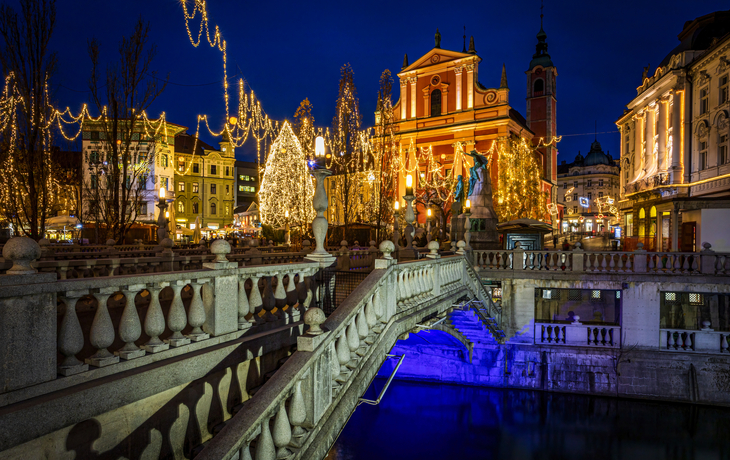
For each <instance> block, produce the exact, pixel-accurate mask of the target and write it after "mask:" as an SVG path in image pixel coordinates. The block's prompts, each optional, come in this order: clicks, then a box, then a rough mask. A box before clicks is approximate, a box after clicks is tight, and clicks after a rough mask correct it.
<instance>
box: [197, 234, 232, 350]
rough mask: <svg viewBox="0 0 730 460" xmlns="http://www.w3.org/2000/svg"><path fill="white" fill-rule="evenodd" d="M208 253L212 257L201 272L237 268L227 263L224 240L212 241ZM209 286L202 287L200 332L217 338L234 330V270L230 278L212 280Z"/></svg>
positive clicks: (228, 248) (228, 245) (220, 277)
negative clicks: (206, 269) (202, 319)
mask: <svg viewBox="0 0 730 460" xmlns="http://www.w3.org/2000/svg"><path fill="white" fill-rule="evenodd" d="M210 252H211V253H213V254H215V256H216V258H215V260H214V261H213V262H210V263H204V264H203V268H210V269H213V270H221V269H232V268H237V267H238V264H236V263H235V262H228V261H227V259H226V256H225V255H226V254H229V253H230V252H231V245H230V244H229V243H228V241H226V240H215V241H214V242H213V244H211V245H210ZM212 278H213V279H212V280H211V282H210V283H206V284H205V285H203V287H202V297H203V306H204V307H205V323H204V324H203V331H204V332H206V333H207V334H210V335H212V336H218V335H222V334H227V333H229V332H234V331H237V330H238V275H237V273H235V271H234V270H230V274H221V275H217V276H214V277H212Z"/></svg>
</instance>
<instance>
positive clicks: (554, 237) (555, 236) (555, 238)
mask: <svg viewBox="0 0 730 460" xmlns="http://www.w3.org/2000/svg"><path fill="white" fill-rule="evenodd" d="M557 248H558V235H553V249H557Z"/></svg>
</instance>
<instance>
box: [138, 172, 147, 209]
mask: <svg viewBox="0 0 730 460" xmlns="http://www.w3.org/2000/svg"><path fill="white" fill-rule="evenodd" d="M139 182H140V184H142V189H143V190H147V174H142V176H141V177H140V178H139ZM145 214H146V213H145Z"/></svg>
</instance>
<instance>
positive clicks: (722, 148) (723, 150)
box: [717, 134, 728, 165]
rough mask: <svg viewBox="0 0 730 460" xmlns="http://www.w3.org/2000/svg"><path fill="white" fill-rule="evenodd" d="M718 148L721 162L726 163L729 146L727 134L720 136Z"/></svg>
mask: <svg viewBox="0 0 730 460" xmlns="http://www.w3.org/2000/svg"><path fill="white" fill-rule="evenodd" d="M717 150H718V152H717V153H718V155H717V156H718V158H719V159H720V164H723V165H724V164H726V163H728V155H727V151H728V146H727V134H725V135H722V136H720V145H719V146H718V148H717Z"/></svg>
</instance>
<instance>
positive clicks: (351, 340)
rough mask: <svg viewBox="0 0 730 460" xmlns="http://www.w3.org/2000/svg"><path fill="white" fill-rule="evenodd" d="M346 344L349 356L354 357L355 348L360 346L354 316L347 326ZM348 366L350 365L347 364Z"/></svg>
mask: <svg viewBox="0 0 730 460" xmlns="http://www.w3.org/2000/svg"><path fill="white" fill-rule="evenodd" d="M347 346H348V348H349V349H350V356H351V357H353V358H354V357H355V353H357V349H358V348H360V337H359V334H358V332H357V325H356V324H355V320H354V318H353V320H352V321H350V324H349V325H348V326H347ZM353 365H354V364H353ZM349 366H350V365H348V367H349Z"/></svg>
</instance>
